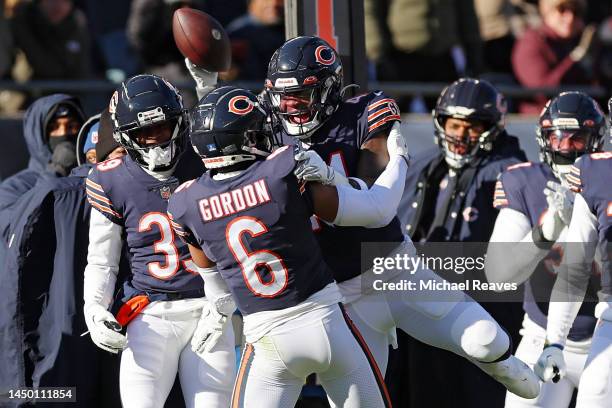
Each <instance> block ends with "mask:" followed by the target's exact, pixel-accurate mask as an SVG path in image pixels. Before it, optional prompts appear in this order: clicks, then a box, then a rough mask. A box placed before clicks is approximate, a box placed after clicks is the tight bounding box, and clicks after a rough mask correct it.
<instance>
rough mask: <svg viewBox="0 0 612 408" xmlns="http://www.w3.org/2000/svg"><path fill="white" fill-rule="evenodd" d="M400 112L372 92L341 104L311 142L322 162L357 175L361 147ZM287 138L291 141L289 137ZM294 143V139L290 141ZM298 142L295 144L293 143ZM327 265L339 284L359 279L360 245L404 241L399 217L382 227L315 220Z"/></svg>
mask: <svg viewBox="0 0 612 408" xmlns="http://www.w3.org/2000/svg"><path fill="white" fill-rule="evenodd" d="M399 120H400V113H399V109H398V107H397V104H396V103H395V101H394V100H393V99H391V98H388V97H387V96H386V95H384V94H383V93H382V92H370V93H368V94H364V95H360V96H357V97H355V98H352V99H349V100H347V101H345V102H343V103H341V104H340V107H339V108H338V110H337V111H336V112H335V113H334V114H333V115H332V116H331V117H330V118H329V119H328V120H327V121H326V122H325V123H324V124H323V126H321V128H319V129H318V130H317V131H316V132H315V133H314V134H313V136H312V138H311V142H312V147H311V149H313V150H314V151H316V152H317V153H318V154H319V156H321V158H323V160H325V161H326V162H327V163H328V164H329V165H330V166H331V167H333V168H334V169H335V170H336V171H339V172H340V173H342V174H344V175H345V176H346V177H356V176H357V164H358V162H359V156H360V154H361V147H362V146H363V144H364V143H365V142H367V141H368V140H370V139H371V138H372V137H374V136H376V135H377V134H378V133H380V132H381V131H388V130H389V129H390V128H391V126H393V123H394V122H395V121H399ZM283 137H284V138H285V139H289V138H288V137H287V136H286V135H284V136H283ZM287 142H288V143H292V141H291V140H287ZM293 143H295V142H293ZM312 223H313V229H314V230H315V232H317V234H316V235H317V238H318V240H319V245H320V246H321V249H322V250H323V256H324V258H325V262H327V264H328V265H329V266H330V267H331V269H332V271H333V273H334V278H335V279H336V281H337V282H343V281H345V280H348V279H351V278H353V277H355V276H358V275H359V274H360V273H361V272H363V271H362V268H361V257H360V255H359V254H360V253H361V244H362V243H367V242H401V241H402V240H403V239H404V238H403V234H402V231H401V228H400V223H399V220H398V219H397V217H394V218H393V220H392V221H391V222H390V223H389V224H388V225H387V226H385V227H382V228H363V227H338V226H334V225H329V224H326V223H324V222H323V221H320V220H318V219H316V218H313V220H312Z"/></svg>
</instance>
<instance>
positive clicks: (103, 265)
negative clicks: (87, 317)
mask: <svg viewBox="0 0 612 408" xmlns="http://www.w3.org/2000/svg"><path fill="white" fill-rule="evenodd" d="M122 232H123V228H122V227H121V226H119V225H117V224H115V223H113V222H112V221H111V220H109V219H108V218H106V217H105V216H104V215H102V214H101V213H100V212H99V211H98V210H96V209H92V211H91V218H90V221H89V248H88V252H87V267H85V277H84V280H85V283H84V289H83V298H84V300H85V309H87V307H88V306H89V305H92V304H100V305H102V306H103V307H104V308H108V307H109V305H110V304H111V302H112V300H113V293H114V291H115V283H116V281H117V274H118V272H119V259H120V257H121V247H122V244H123V239H122Z"/></svg>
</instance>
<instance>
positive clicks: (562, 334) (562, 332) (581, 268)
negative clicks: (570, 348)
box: [546, 193, 598, 346]
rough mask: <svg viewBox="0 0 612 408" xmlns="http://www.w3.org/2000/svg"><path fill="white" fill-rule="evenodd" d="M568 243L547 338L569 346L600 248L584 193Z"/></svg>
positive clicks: (576, 203)
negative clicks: (597, 249)
mask: <svg viewBox="0 0 612 408" xmlns="http://www.w3.org/2000/svg"><path fill="white" fill-rule="evenodd" d="M565 241H566V242H565V244H564V255H563V262H562V265H561V268H558V270H559V273H558V274H557V279H556V280H555V285H554V286H553V290H552V293H551V297H552V299H551V300H552V301H551V302H550V305H549V308H548V324H547V327H546V341H547V343H549V344H560V345H562V346H564V345H565V341H566V339H567V335H568V333H569V330H570V328H571V327H572V324H573V323H574V320H575V319H576V316H577V315H578V310H579V309H580V306H581V305H582V301H583V299H584V295H585V293H586V289H587V286H588V284H589V279H590V276H591V266H592V263H593V259H594V258H595V251H596V248H597V242H598V236H597V219H596V218H595V215H593V214H592V213H591V210H590V209H589V206H588V204H587V203H586V201H585V200H584V198H583V197H582V195H581V194H580V193H578V194H576V198H575V201H574V210H573V212H572V220H571V222H570V225H569V229H568V233H567V238H566V239H565Z"/></svg>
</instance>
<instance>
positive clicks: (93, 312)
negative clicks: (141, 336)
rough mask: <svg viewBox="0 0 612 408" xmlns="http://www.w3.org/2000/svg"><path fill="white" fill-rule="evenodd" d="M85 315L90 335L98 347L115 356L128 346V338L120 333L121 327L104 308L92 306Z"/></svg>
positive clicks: (86, 310) (96, 305)
mask: <svg viewBox="0 0 612 408" xmlns="http://www.w3.org/2000/svg"><path fill="white" fill-rule="evenodd" d="M84 314H85V324H87V328H88V329H89V335H90V336H91V340H93V342H94V343H95V345H96V346H98V347H100V348H101V349H102V350H106V351H108V352H111V353H114V354H117V353H118V352H119V351H121V350H123V349H124V348H125V347H126V346H127V339H126V337H125V336H124V335H123V334H121V333H119V332H120V331H121V329H122V327H121V325H120V324H119V323H118V322H117V320H116V319H115V316H113V314H112V313H111V312H109V311H108V310H106V309H105V308H104V306H102V305H100V304H92V305H90V306H88V307H87V308H86V309H85V312H84Z"/></svg>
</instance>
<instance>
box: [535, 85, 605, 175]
mask: <svg viewBox="0 0 612 408" xmlns="http://www.w3.org/2000/svg"><path fill="white" fill-rule="evenodd" d="M606 130H607V125H606V116H605V114H604V113H603V111H602V110H601V107H600V106H599V104H598V103H597V102H596V101H595V100H594V99H593V98H591V97H590V96H589V95H587V94H585V93H584V92H576V91H572V92H562V93H560V94H559V95H558V96H556V97H555V98H553V99H551V100H549V101H548V103H547V104H546V106H545V108H544V110H543V111H542V113H541V114H540V119H539V120H538V126H537V128H536V136H537V141H538V145H539V146H540V160H541V161H542V162H544V163H547V164H548V165H549V166H550V167H551V168H552V169H553V171H554V172H555V174H556V175H557V177H559V178H560V179H562V180H563V178H562V177H561V176H563V175H565V174H566V173H567V172H569V167H570V166H571V165H572V164H574V161H576V159H577V158H578V157H580V156H582V155H583V154H585V153H592V152H597V151H601V150H602V148H603V145H604V137H605V135H606ZM570 140H571V143H570Z"/></svg>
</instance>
